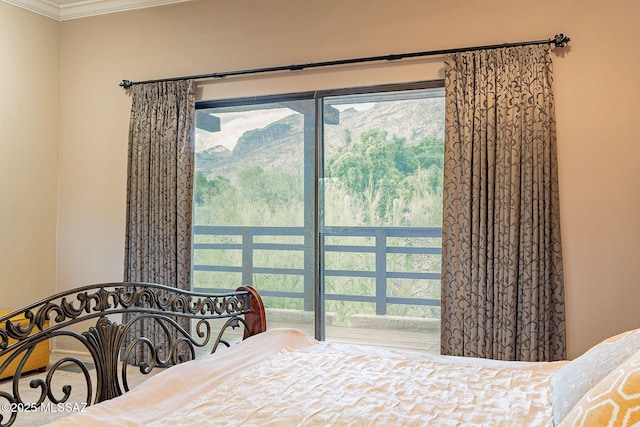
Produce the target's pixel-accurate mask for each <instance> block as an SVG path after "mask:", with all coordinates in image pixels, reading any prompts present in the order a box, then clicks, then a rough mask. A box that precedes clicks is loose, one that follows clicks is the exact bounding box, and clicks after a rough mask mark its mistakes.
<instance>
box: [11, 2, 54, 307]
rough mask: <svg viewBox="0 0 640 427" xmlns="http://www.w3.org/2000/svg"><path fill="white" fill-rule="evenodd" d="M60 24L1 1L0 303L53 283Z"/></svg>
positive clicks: (27, 298) (14, 302)
mask: <svg viewBox="0 0 640 427" xmlns="http://www.w3.org/2000/svg"><path fill="white" fill-rule="evenodd" d="M58 39H59V24H58V23H57V22H55V21H53V20H51V19H48V18H45V17H43V16H40V15H36V14H34V13H31V12H27V11H26V10H23V9H20V8H17V7H15V6H11V5H9V4H7V3H0V58H2V59H0V295H1V296H0V309H3V308H4V309H11V308H18V307H20V306H22V305H25V304H27V303H29V302H32V301H34V300H38V299H40V298H44V297H45V296H47V295H50V294H51V293H53V292H54V291H55V289H56V287H55V281H56V270H55V268H56V257H55V253H56V252H55V246H56V189H57V184H56V179H57V178H56V175H57V149H58Z"/></svg>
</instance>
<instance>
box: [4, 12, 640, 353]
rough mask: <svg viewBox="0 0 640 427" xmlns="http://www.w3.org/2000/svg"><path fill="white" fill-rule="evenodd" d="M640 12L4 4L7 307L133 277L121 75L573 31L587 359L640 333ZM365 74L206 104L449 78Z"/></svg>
mask: <svg viewBox="0 0 640 427" xmlns="http://www.w3.org/2000/svg"><path fill="white" fill-rule="evenodd" d="M638 8H639V6H638V3H637V2H635V1H632V0H627V1H619V2H613V3H611V4H601V2H596V1H589V2H587V3H585V2H578V1H567V2H551V1H544V2H527V3H526V4H513V2H507V1H489V2H483V4H482V5H480V4H475V3H473V4H472V3H470V2H462V1H457V2H446V3H444V2H443V3H441V4H439V3H428V4H427V3H426V2H418V1H407V2H400V3H398V2H376V5H375V6H374V7H372V6H371V5H370V3H369V2H363V1H356V2H349V3H348V4H345V2H337V1H336V2H322V3H309V4H305V5H304V7H302V6H300V5H299V4H298V3H297V2H293V1H277V2H269V3H268V4H266V2H249V1H242V2H218V1H194V2H186V3H180V4H175V5H167V6H162V7H156V8H149V9H140V10H135V11H127V12H121V13H115V14H108V15H100V16H95V17H87V18H81V19H73V20H65V21H62V22H58V21H56V20H54V19H50V18H47V17H43V16H41V15H39V14H36V13H33V12H29V11H26V10H23V9H20V8H17V7H15V6H13V5H10V4H6V3H0V11H1V12H2V13H1V14H0V19H2V22H1V24H2V25H0V32H1V35H2V37H1V39H2V44H1V45H0V49H1V50H0V55H1V56H2V57H3V58H5V59H4V60H3V61H2V62H3V66H2V67H1V71H0V73H1V75H0V76H1V77H2V85H3V86H2V93H3V96H2V102H1V105H2V117H3V120H2V137H1V147H2V148H1V150H2V155H1V156H0V158H1V159H2V160H0V161H1V162H2V167H1V168H0V170H1V171H2V172H0V173H2V175H1V178H2V179H1V180H0V182H1V183H0V188H2V192H1V194H2V200H3V209H2V213H1V214H0V215H1V216H0V224H1V225H0V227H2V228H1V229H0V230H1V234H2V236H3V238H2V241H1V242H0V247H1V248H2V250H1V251H0V253H2V255H3V256H2V258H1V259H2V260H1V261H0V266H1V267H0V271H1V272H2V276H3V278H2V289H3V305H5V304H6V305H7V306H9V307H16V306H20V305H23V304H26V303H28V302H30V301H34V300H36V299H39V298H42V297H44V296H46V295H49V294H52V293H54V292H57V291H62V290H65V289H69V288H72V287H75V286H79V285H82V284H87V283H94V282H103V281H111V280H121V279H122V259H123V244H124V221H125V218H124V211H125V192H126V149H127V147H126V139H127V132H128V121H129V110H130V97H128V96H127V95H125V94H124V93H123V92H122V91H121V90H120V89H119V88H118V87H117V84H118V82H120V80H121V79H123V78H128V79H146V78H153V77H166V76H173V75H184V74H192V73H199V72H210V71H218V70H227V69H238V68H246V67H254V66H266V65H273V64H275V65H277V64H288V63H300V62H308V61H319V60H330V59H335V58H341V57H353V56H365V55H378V54H387V53H391V52H404V51H414V50H429V49H438V48H449V47H455V46H469V45H481V44H491V43H501V42H506V41H519V40H533V39H540V38H546V37H549V36H551V35H553V34H555V33H556V32H559V31H562V32H565V33H567V34H569V35H570V36H571V37H572V39H573V42H572V44H571V47H570V49H569V50H567V52H566V54H564V55H561V56H559V57H555V56H554V57H553V60H554V84H555V93H556V117H557V123H558V141H559V142H558V156H559V173H560V193H561V210H562V233H563V250H564V263H565V287H566V303H567V340H568V346H567V350H568V356H569V357H570V358H573V357H576V356H578V355H579V354H581V353H582V352H583V351H585V350H586V349H587V348H589V347H590V346H591V345H593V344H595V343H596V342H598V341H600V340H601V339H603V338H605V337H608V336H611V335H613V334H615V333H617V332H621V331H624V330H628V329H632V328H635V327H638V325H639V324H640V313H639V312H638V310H637V309H636V307H637V303H636V301H637V300H638V297H640V288H639V287H638V279H637V275H636V274H635V271H634V270H635V269H634V265H635V259H636V257H637V254H638V253H640V219H639V218H640V191H638V189H637V183H638V181H639V180H640V176H639V174H640V172H639V168H638V167H637V163H638V161H639V159H640V153H639V150H640V149H639V148H638V144H637V134H636V132H634V129H633V127H632V126H631V124H632V123H634V122H635V118H636V116H637V112H638V107H637V99H638V95H640V94H639V93H638V91H639V90H640V89H638V88H639V87H640V85H639V84H638V83H640V82H638V79H639V78H640V77H638V75H639V73H638V71H639V68H640V64H639V63H638V57H637V55H636V54H635V53H636V52H637V48H636V47H635V42H636V41H637V39H638V30H637V29H636V26H635V21H636V17H637V16H638V15H639V12H640V11H639V10H638ZM365 12H366V13H365ZM425 22H427V23H428V24H425ZM310 46H313V49H311V48H310ZM167 52H172V53H171V55H174V56H173V59H172V60H170V61H168V60H167ZM238 52H241V54H239V53H238ZM356 71H357V72H349V73H330V72H310V73H306V74H304V75H301V76H291V75H287V76H273V77H268V78H265V79H257V80H251V79H244V80H243V79H240V80H239V81H229V82H224V84H218V85H215V86H211V87H208V88H207V90H208V91H211V92H207V93H202V94H200V97H201V98H202V99H211V98H232V97H239V96H255V95H263V94H271V93H288V92H296V91H301V90H306V89H309V88H313V89H322V88H335V87H348V86H360V85H365V84H378V83H389V82H403V81H413V80H417V79H425V78H433V77H438V73H439V66H437V65H436V66H433V63H430V62H427V63H426V64H422V65H417V66H415V67H414V66H395V65H394V66H393V67H376V66H371V67H363V68H361V69H358V70H356ZM618 73H620V75H618ZM611 83H619V84H611Z"/></svg>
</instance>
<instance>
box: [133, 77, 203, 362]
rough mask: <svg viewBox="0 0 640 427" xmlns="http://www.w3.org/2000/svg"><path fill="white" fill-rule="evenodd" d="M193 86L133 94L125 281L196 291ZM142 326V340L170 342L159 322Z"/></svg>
mask: <svg viewBox="0 0 640 427" xmlns="http://www.w3.org/2000/svg"><path fill="white" fill-rule="evenodd" d="M193 86H194V85H193V81H191V80H185V81H176V82H160V83H148V84H141V85H136V86H133V88H132V107H131V120H130V124H129V154H128V180H127V220H126V224H127V225H126V238H125V262H124V271H125V273H124V280H125V281H132V282H154V283H161V284H163V285H167V286H171V287H175V288H179V289H184V290H190V289H191V204H192V200H191V198H192V192H193V189H192V170H193V139H194V117H195V93H194V87H193ZM128 320H129V317H128V316H126V315H125V316H124V321H125V322H126V321H128ZM184 320H185V319H182V320H180V321H181V322H182V323H181V324H182V326H183V327H188V321H187V322H185V321H184ZM138 326H139V328H140V330H138V331H137V332H136V333H138V334H140V333H142V334H144V335H145V336H147V337H154V339H155V340H156V341H159V342H162V341H163V340H164V339H165V338H166V337H164V334H165V333H164V332H163V331H162V330H161V329H160V328H158V327H157V325H154V324H153V322H146V324H144V325H138ZM129 342H130V341H129ZM163 350H164V351H167V348H164V349H163ZM144 354H147V353H146V349H145V350H144V351H143V352H140V351H136V354H135V359H136V360H135V361H134V363H139V362H141V361H142V359H143V357H144Z"/></svg>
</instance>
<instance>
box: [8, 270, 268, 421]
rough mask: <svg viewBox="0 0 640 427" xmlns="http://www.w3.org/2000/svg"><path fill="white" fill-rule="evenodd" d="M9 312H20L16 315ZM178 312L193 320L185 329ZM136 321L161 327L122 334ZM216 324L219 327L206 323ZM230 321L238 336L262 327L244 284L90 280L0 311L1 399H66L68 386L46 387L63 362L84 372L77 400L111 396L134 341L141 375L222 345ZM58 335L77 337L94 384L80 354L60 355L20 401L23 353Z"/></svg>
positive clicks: (122, 385)
mask: <svg viewBox="0 0 640 427" xmlns="http://www.w3.org/2000/svg"><path fill="white" fill-rule="evenodd" d="M124 313H128V315H127V316H126V317H123V319H129V318H130V320H127V321H124V320H123V321H122V322H121V323H118V321H114V320H113V319H112V318H113V317H120V316H114V315H119V314H124ZM16 316H18V317H19V316H24V319H23V320H22V322H18V321H15V320H14V319H15V318H16ZM131 317H132V318H131ZM92 319H96V320H95V325H94V326H91V327H89V329H88V330H86V331H85V332H76V331H75V330H74V329H73V328H72V325H76V324H78V323H80V322H85V321H87V320H92ZM178 319H191V320H193V322H192V323H191V324H190V326H191V327H186V328H185V327H183V326H182V325H181V322H179V321H178ZM116 320H117V319H116ZM140 322H147V323H154V324H155V325H156V326H157V327H158V328H160V330H161V331H163V332H164V333H162V334H160V336H159V337H156V339H154V337H147V336H135V337H134V338H129V339H126V338H125V337H126V336H127V334H131V333H132V331H134V330H137V329H138V328H137V327H136V325H139V324H140ZM215 323H218V324H219V323H222V326H219V325H218V326H217V327H216V326H213V327H212V325H213V324H215ZM237 327H243V329H244V333H243V337H244V338H247V337H249V336H252V335H256V334H258V333H261V332H264V331H265V330H266V317H265V311H264V305H263V304H262V300H261V298H260V295H259V294H258V292H257V291H256V290H255V289H253V288H251V287H248V286H247V287H240V288H238V289H237V290H236V291H235V292H229V293H224V294H204V293H195V292H187V291H182V290H179V289H175V288H171V287H168V286H163V285H160V284H154V283H129V282H127V283H105V284H96V285H89V286H84V287H81V288H76V289H73V290H70V291H66V292H62V293H59V294H56V295H53V296H51V297H49V298H46V299H44V300H41V301H39V302H37V303H34V304H31V305H29V306H27V307H24V308H22V309H19V310H16V311H14V312H12V313H10V314H7V315H4V316H1V317H0V375H2V374H3V372H4V371H5V370H7V368H8V367H9V365H12V366H16V367H15V373H14V374H13V378H12V379H9V380H5V381H7V382H11V386H12V387H11V389H12V391H11V392H7V391H6V388H5V389H3V390H0V402H3V403H8V404H9V405H3V407H12V408H17V407H31V408H33V407H37V406H40V405H41V404H43V402H51V403H53V404H60V403H65V402H67V400H68V399H69V398H70V396H71V394H72V393H73V390H72V387H71V386H69V385H65V386H63V387H62V395H60V394H59V393H60V390H54V389H53V387H52V378H53V377H54V376H55V374H56V371H57V370H58V368H60V367H61V366H63V365H69V364H72V365H75V367H76V368H78V369H79V370H80V371H81V372H82V373H83V374H84V377H85V380H86V396H83V397H82V399H83V401H84V403H85V404H86V405H91V404H93V403H98V402H101V401H104V400H107V399H111V398H113V397H116V396H120V395H121V394H123V393H124V392H126V391H128V390H129V384H128V383H127V369H128V368H129V367H130V366H131V365H129V364H128V363H127V360H128V359H129V357H128V356H129V355H130V354H131V352H132V351H134V350H135V349H136V348H138V349H145V352H146V353H145V354H146V355H147V356H146V357H147V359H145V360H144V361H142V362H140V363H139V367H138V369H139V370H140V372H142V373H143V374H148V373H150V372H151V371H152V370H153V369H154V367H156V366H166V365H171V364H175V363H180V362H182V361H184V360H188V359H191V358H195V355H196V349H203V348H205V347H206V348H207V349H208V348H209V347H208V346H211V353H213V352H215V351H216V350H217V349H218V347H219V345H220V344H223V345H224V346H227V347H228V346H229V345H230V343H229V342H228V341H227V339H226V335H225V332H227V331H228V330H229V329H235V328H237ZM156 329H157V328H156ZM214 330H217V333H215V332H213V331H214ZM63 336H64V337H71V338H72V339H74V340H75V341H77V342H79V343H81V344H82V346H83V347H84V348H85V349H86V352H88V354H90V356H91V359H92V362H91V363H92V364H93V365H95V378H96V381H95V384H93V383H92V380H91V375H89V370H90V368H89V367H88V365H87V363H86V361H84V360H81V358H80V357H76V356H65V357H62V358H60V359H59V360H57V361H53V362H52V363H51V364H50V365H49V367H48V370H47V374H46V377H45V378H37V379H34V380H32V381H31V382H30V383H29V387H30V388H31V389H38V388H39V392H38V394H39V398H38V399H37V400H36V401H31V402H25V401H24V400H23V398H22V395H21V387H24V385H23V384H24V381H23V382H21V381H20V379H21V377H22V375H23V374H24V373H25V372H23V371H24V368H25V365H26V363H27V361H28V359H29V357H30V356H31V354H32V353H33V352H34V349H35V347H36V345H38V344H40V343H42V342H45V341H48V340H51V339H53V338H56V337H63ZM214 336H215V341H214V340H213V337H214ZM67 339H68V338H67ZM16 362H17V364H16ZM91 368H93V367H91ZM5 376H6V375H5ZM74 398H75V399H77V396H74ZM5 415H8V420H7V417H6V416H5ZM17 415H18V411H17V410H14V411H11V412H10V414H7V413H5V414H4V415H2V414H0V427H4V426H10V425H12V424H13V423H14V422H15V419H16V417H17Z"/></svg>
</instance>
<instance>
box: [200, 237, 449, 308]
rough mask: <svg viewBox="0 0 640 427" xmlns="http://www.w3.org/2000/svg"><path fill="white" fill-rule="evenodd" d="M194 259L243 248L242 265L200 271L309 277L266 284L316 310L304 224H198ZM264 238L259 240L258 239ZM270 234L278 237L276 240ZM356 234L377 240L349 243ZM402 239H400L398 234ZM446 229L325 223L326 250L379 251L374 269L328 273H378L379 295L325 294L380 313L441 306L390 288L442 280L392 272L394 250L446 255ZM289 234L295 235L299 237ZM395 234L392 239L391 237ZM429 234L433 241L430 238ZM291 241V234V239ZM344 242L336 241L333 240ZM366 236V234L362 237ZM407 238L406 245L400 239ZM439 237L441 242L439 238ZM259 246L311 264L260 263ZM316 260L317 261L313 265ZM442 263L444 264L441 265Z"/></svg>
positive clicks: (247, 281)
mask: <svg viewBox="0 0 640 427" xmlns="http://www.w3.org/2000/svg"><path fill="white" fill-rule="evenodd" d="M193 234H194V244H193V248H194V260H197V259H198V257H197V256H196V255H195V254H197V253H198V252H199V251H229V250H233V251H240V252H241V263H240V265H212V264H211V263H206V264H198V263H194V265H193V270H194V272H227V273H238V274H241V275H242V284H243V285H253V283H254V275H256V274H280V275H297V276H302V277H304V290H303V291H302V292H292V291H276V290H269V289H260V288H258V290H259V291H260V293H261V294H262V295H263V296H266V297H276V298H297V299H302V300H303V301H304V309H305V310H312V309H313V296H314V289H313V274H312V272H313V247H314V245H313V243H311V244H309V243H307V244H305V243H304V239H307V241H309V240H311V242H313V236H311V238H310V237H309V235H305V231H304V229H303V228H302V227H244V226H194V227H193ZM257 237H259V239H258V240H259V241H256V240H257V239H256V238H257ZM265 237H273V238H274V239H273V241H272V242H269V239H265ZM283 237H285V238H286V237H292V238H295V239H297V240H298V241H300V242H302V243H289V242H287V243H279V242H277V241H276V240H277V239H282V238H283ZM350 238H368V240H369V241H372V242H373V244H368V245H367V244H343V242H345V243H346V242H348V241H349V239H350ZM398 238H400V239H398ZM441 238H442V229H441V228H436V227H325V228H324V230H323V232H322V233H321V245H322V249H323V250H324V251H325V253H339V252H342V253H360V254H367V253H368V254H375V255H374V257H375V262H374V267H373V269H372V270H346V269H324V268H323V271H322V274H324V276H325V277H352V278H354V277H355V278H372V279H374V280H375V292H374V295H354V294H349V293H340V294H336V293H325V299H327V300H341V301H355V302H369V303H375V307H376V314H378V315H384V314H387V305H388V304H399V305H418V306H438V307H439V306H440V300H439V299H435V298H415V297H397V296H390V295H388V292H387V290H388V289H387V281H388V279H408V280H433V281H439V280H440V271H389V270H388V262H387V256H388V254H404V255H436V256H438V257H439V256H441V255H442V248H441V244H439V243H440V242H441ZM295 239H289V240H295ZM390 239H391V240H392V242H390ZM427 239H428V240H427ZM285 240H286V239H285ZM334 240H335V241H337V242H338V243H340V244H331V242H332V241H334ZM361 240H362V239H361ZM399 241H400V242H404V243H405V244H400V243H398V242H399ZM409 242H411V243H410V244H409ZM434 242H435V243H434ZM255 251H300V252H302V253H303V254H304V255H303V258H304V265H305V266H309V265H310V266H311V272H309V268H307V269H306V270H307V273H306V274H305V268H279V267H257V266H254V253H255ZM309 263H311V264H309ZM438 265H439V264H438ZM194 282H195V283H194V285H195V286H194V288H195V290H196V291H204V290H209V291H211V290H223V289H224V290H226V288H225V287H220V286H215V285H214V286H215V287H202V286H200V285H198V281H197V280H196V281H194Z"/></svg>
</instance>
